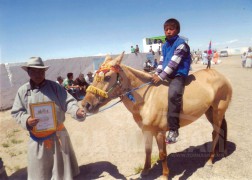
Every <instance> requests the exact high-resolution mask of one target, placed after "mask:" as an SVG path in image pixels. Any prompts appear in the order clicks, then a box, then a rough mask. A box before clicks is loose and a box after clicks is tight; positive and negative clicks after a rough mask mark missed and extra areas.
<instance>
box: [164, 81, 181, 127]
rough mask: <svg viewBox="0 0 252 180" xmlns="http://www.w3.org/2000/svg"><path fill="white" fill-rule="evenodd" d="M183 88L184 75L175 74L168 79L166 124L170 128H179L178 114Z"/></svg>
mask: <svg viewBox="0 0 252 180" xmlns="http://www.w3.org/2000/svg"><path fill="white" fill-rule="evenodd" d="M184 88H185V77H184V76H176V77H175V78H173V79H171V80H170V84H169V89H168V121H167V122H168V124H169V127H170V130H174V131H175V130H178V129H179V127H180V126H179V114H180V110H181V106H182V99H183V93H184Z"/></svg>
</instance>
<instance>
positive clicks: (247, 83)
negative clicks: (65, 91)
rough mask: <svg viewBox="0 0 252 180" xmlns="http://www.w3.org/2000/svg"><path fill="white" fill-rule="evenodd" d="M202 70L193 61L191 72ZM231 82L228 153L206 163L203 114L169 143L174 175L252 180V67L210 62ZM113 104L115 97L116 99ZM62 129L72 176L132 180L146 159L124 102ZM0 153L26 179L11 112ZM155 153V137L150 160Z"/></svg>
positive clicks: (207, 134) (157, 167)
mask: <svg viewBox="0 0 252 180" xmlns="http://www.w3.org/2000/svg"><path fill="white" fill-rule="evenodd" d="M202 68H205V66H204V65H201V64H194V65H193V71H195V70H197V69H202ZM212 68H215V69H217V70H219V71H220V72H222V73H223V74H224V75H225V76H226V77H227V78H228V79H229V80H230V81H231V84H232V86H233V98H232V103H231V105H230V107H229V109H228V111H227V113H226V119H227V124H228V156H227V157H226V158H217V159H216V161H215V163H214V165H213V167H212V168H209V167H204V164H205V162H206V160H207V157H206V152H208V147H209V146H210V142H211V133H212V127H211V125H210V124H209V122H208V121H207V120H206V118H205V116H202V117H201V118H200V119H199V120H198V121H196V122H195V123H193V124H191V125H189V126H186V127H184V128H181V130H180V141H179V142H177V143H176V144H174V145H167V149H168V156H167V158H168V166H169V168H170V178H172V179H221V180H222V179H252V175H251V172H252V164H251V163H250V160H251V159H252V149H251V147H252V140H251V134H252V133H251V131H252V123H251V119H252V113H251V112H250V111H251V107H252V102H251V100H252V93H251V92H252V83H251V80H252V69H243V68H241V60H240V57H239V56H231V57H228V58H222V63H221V64H219V65H213V66H212ZM114 102H116V101H114ZM66 127H67V129H68V131H69V133H70V137H71V140H72V143H73V146H74V149H75V153H76V156H77V158H78V163H79V166H80V170H81V174H80V175H79V176H78V177H77V178H76V179H125V178H126V179H131V178H137V177H139V174H136V172H137V171H136V169H138V168H140V167H142V166H143V163H144V157H145V154H144V144H143V139H142V135H141V131H140V129H139V128H138V127H137V125H136V124H135V122H134V121H133V119H132V116H131V114H130V113H129V112H128V111H127V110H126V108H125V107H124V106H123V104H121V103H119V104H118V105H116V106H114V107H113V108H110V109H108V110H106V111H104V112H101V113H99V114H97V115H93V116H89V117H88V118H87V119H86V121H85V122H83V123H79V122H77V121H75V120H73V119H71V118H70V116H69V115H67V121H66ZM0 132H1V133H0V142H1V144H0V157H2V158H3V161H4V164H5V166H6V172H7V174H8V176H9V177H10V179H25V178H26V166H27V162H26V158H27V154H26V153H27V151H26V149H27V141H28V133H27V132H25V131H24V130H23V129H21V128H20V127H19V126H18V125H17V124H16V123H15V121H14V120H13V119H12V118H11V116H10V111H4V112H0ZM157 156H158V151H157V147H156V143H155V142H154V141H153V159H154V160H155V159H156V157H157ZM161 172H162V171H161V164H160V163H159V162H157V163H156V164H154V165H153V168H152V170H151V172H150V175H149V176H147V177H145V178H143V179H158V178H159V176H160V175H161Z"/></svg>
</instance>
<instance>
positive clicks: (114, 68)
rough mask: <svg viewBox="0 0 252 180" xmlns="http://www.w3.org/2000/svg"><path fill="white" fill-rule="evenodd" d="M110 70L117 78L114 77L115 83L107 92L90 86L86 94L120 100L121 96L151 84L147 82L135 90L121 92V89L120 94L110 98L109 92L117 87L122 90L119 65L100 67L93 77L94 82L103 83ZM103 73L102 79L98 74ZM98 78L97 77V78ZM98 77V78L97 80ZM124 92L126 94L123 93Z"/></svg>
mask: <svg viewBox="0 0 252 180" xmlns="http://www.w3.org/2000/svg"><path fill="white" fill-rule="evenodd" d="M110 70H112V71H114V72H116V74H117V77H116V82H115V83H114V84H113V85H112V86H111V87H110V88H109V89H108V90H107V91H104V90H102V89H99V88H97V87H94V86H92V85H90V86H89V87H88V88H87V90H86V92H91V93H93V94H97V95H98V96H99V97H102V98H105V99H108V98H110V99H116V98H118V97H120V99H122V97H123V96H125V95H126V96H128V95H129V94H131V93H132V92H133V91H136V90H138V89H140V88H142V87H144V86H146V85H150V84H151V83H152V82H151V81H150V82H147V83H144V84H142V85H140V86H138V87H136V88H133V89H124V90H122V89H121V92H122V93H120V94H118V95H116V96H114V97H113V96H112V97H109V92H110V91H112V90H113V89H115V88H116V87H119V88H122V83H121V77H120V75H119V72H120V71H122V68H121V67H120V66H119V65H115V66H106V67H104V66H101V68H100V69H99V70H98V71H97V72H96V74H97V76H95V77H96V78H95V79H94V80H95V81H103V80H104V76H105V74H106V73H107V72H109V71H110ZM101 72H102V73H103V77H102V76H100V75H99V74H100V73H101ZM98 76H99V77H98ZM97 77H98V78H97ZM125 91H126V92H125Z"/></svg>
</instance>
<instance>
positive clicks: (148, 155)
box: [141, 129, 153, 176]
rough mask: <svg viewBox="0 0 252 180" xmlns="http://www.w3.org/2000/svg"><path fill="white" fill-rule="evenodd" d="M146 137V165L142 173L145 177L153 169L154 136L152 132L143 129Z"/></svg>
mask: <svg viewBox="0 0 252 180" xmlns="http://www.w3.org/2000/svg"><path fill="white" fill-rule="evenodd" d="M143 135H144V142H145V155H146V157H145V163H144V169H143V171H142V172H141V175H143V176H145V175H147V174H148V173H149V170H150V168H151V152H152V141H153V134H152V132H151V131H150V130H146V129H143Z"/></svg>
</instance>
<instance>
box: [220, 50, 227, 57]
mask: <svg viewBox="0 0 252 180" xmlns="http://www.w3.org/2000/svg"><path fill="white" fill-rule="evenodd" d="M220 57H228V52H227V51H225V50H224V51H220Z"/></svg>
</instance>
